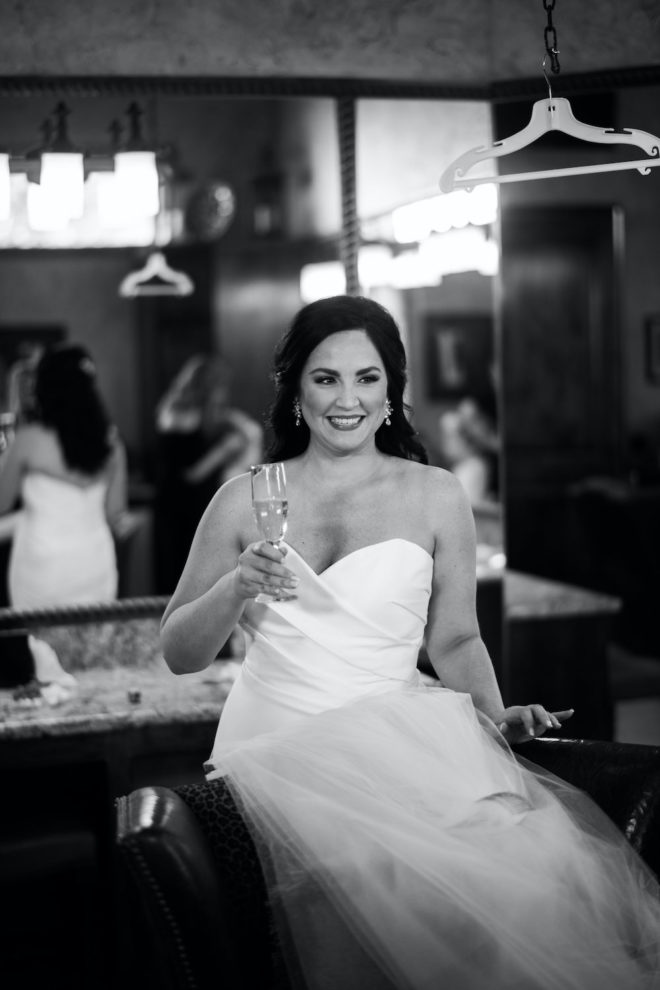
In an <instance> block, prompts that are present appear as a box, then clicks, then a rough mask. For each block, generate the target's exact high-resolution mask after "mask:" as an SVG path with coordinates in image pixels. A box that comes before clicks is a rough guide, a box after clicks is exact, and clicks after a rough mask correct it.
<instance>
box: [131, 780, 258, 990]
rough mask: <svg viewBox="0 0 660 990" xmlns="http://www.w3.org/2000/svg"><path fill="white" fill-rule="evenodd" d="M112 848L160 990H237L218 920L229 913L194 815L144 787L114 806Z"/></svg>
mask: <svg viewBox="0 0 660 990" xmlns="http://www.w3.org/2000/svg"><path fill="white" fill-rule="evenodd" d="M117 848H118V851H119V856H120V860H121V861H123V863H124V864H125V866H126V868H127V874H128V879H129V880H131V879H132V881H133V887H134V889H135V890H136V891H137V892H138V894H139V903H140V906H141V909H142V911H141V917H142V919H143V920H146V925H145V926H144V927H145V931H139V932H138V936H137V937H138V938H140V939H144V938H145V935H146V936H148V937H149V936H150V938H151V941H152V949H153V950H154V951H151V952H148V953H147V956H148V959H149V962H150V964H152V965H156V966H157V965H159V964H160V966H161V970H162V972H161V973H160V974H159V980H160V983H159V985H160V986H161V987H183V986H186V987H187V986H190V987H197V988H199V990H206V988H208V990H211V988H212V990H220V988H221V987H223V988H230V987H231V988H234V987H239V986H241V985H242V984H241V982H240V981H239V979H238V976H237V972H238V963H237V960H235V959H234V954H233V952H232V947H231V945H230V943H229V940H228V937H227V931H226V927H225V925H224V924H223V919H224V918H225V917H226V916H227V914H228V913H229V911H230V910H231V908H230V905H229V904H228V903H227V897H226V892H225V891H223V889H222V888H221V886H220V884H219V882H218V877H217V873H216V869H215V865H214V860H213V855H212V853H211V850H210V848H209V845H208V842H207V839H206V837H205V836H204V834H203V832H202V830H201V828H200V826H199V824H198V822H197V819H196V818H195V815H194V814H193V812H192V811H191V810H190V808H189V807H188V805H187V804H186V803H185V802H184V801H183V800H182V799H181V797H179V795H178V794H176V793H175V792H174V791H172V790H170V789H169V788H167V787H143V788H140V789H139V790H136V791H133V792H132V793H131V794H129V795H128V796H125V797H120V798H119V799H118V801H117Z"/></svg>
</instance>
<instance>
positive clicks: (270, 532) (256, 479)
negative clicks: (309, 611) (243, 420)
mask: <svg viewBox="0 0 660 990" xmlns="http://www.w3.org/2000/svg"><path fill="white" fill-rule="evenodd" d="M250 476H251V482H252V509H253V511H254V518H255V522H256V524H257V527H258V529H259V530H260V531H261V534H262V536H263V537H264V538H265V543H262V544H253V545H252V546H253V548H254V554H255V556H256V557H265V558H266V560H270V561H276V560H277V559H278V558H277V556H275V553H276V554H277V555H278V556H279V559H280V560H282V559H283V558H284V556H285V554H286V548H282V546H281V543H282V540H283V539H284V534H285V533H286V524H287V512H288V501H287V496H286V476H285V473H284V464H282V462H281V461H277V462H275V463H274V464H254V465H253V466H252V467H251V468H250ZM256 570H257V571H259V570H261V587H260V588H259V593H258V594H257V596H256V598H255V601H257V602H259V603H261V604H263V603H265V602H272V601H287V600H289V599H290V598H292V597H295V596H293V595H291V594H289V593H287V587H289V588H290V587H292V586H293V587H295V584H294V585H291V584H290V583H289V584H288V585H287V584H286V583H285V582H287V581H289V582H290V581H291V579H293V577H294V576H293V574H292V573H291V571H289V570H288V568H283V567H280V570H279V571H274V570H273V565H272V564H268V565H265V564H261V565H260V563H259V561H257V562H256ZM257 580H258V578H257ZM295 583H296V584H297V583H298V582H297V579H296V581H295Z"/></svg>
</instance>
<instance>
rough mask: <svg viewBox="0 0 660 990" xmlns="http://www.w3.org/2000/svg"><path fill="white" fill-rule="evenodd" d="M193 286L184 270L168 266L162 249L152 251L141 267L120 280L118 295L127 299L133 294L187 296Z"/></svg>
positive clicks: (133, 295)
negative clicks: (178, 270) (179, 270)
mask: <svg viewBox="0 0 660 990" xmlns="http://www.w3.org/2000/svg"><path fill="white" fill-rule="evenodd" d="M194 288H195V287H194V285H193V282H192V279H191V278H190V277H189V276H188V275H186V274H185V272H177V271H175V270H174V269H173V268H170V266H169V265H168V263H167V261H166V259H165V255H164V254H163V253H162V251H153V252H152V253H151V254H150V255H149V257H148V258H147V261H146V263H145V265H144V267H143V268H141V269H140V270H139V271H136V272H131V274H130V275H127V276H126V277H125V278H124V279H123V280H122V282H121V284H120V286H119V295H120V296H123V297H124V298H129V299H132V298H134V297H135V296H189V295H190V294H191V293H192V292H193V291H194Z"/></svg>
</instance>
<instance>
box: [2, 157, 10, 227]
mask: <svg viewBox="0 0 660 990" xmlns="http://www.w3.org/2000/svg"><path fill="white" fill-rule="evenodd" d="M10 213H11V179H10V176H9V155H7V154H5V153H4V152H1V153H0V222H2V221H3V220H8V219H9V215H10Z"/></svg>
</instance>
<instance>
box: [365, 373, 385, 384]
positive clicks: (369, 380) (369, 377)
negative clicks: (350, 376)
mask: <svg viewBox="0 0 660 990" xmlns="http://www.w3.org/2000/svg"><path fill="white" fill-rule="evenodd" d="M360 381H361V382H366V383H367V384H371V383H373V382H379V381H380V378H379V377H378V375H364V376H363V377H362V378H361V379H360Z"/></svg>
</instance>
